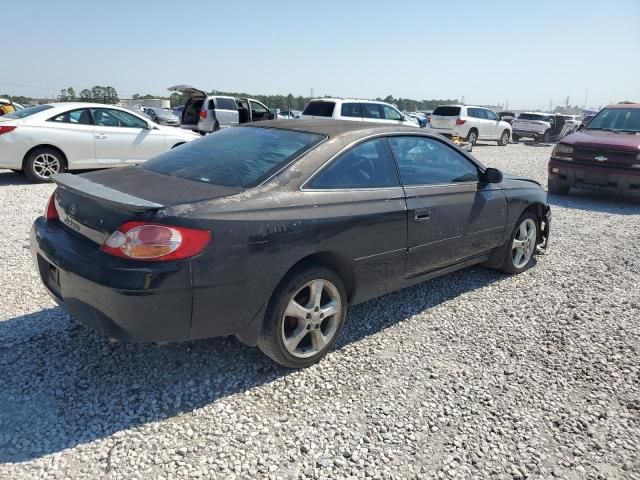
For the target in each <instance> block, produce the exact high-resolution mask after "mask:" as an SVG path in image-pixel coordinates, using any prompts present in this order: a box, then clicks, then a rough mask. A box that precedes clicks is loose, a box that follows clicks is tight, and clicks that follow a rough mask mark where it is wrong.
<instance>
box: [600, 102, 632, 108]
mask: <svg viewBox="0 0 640 480" xmlns="http://www.w3.org/2000/svg"><path fill="white" fill-rule="evenodd" d="M605 108H640V103H614V104H613V105H607V106H606V107H605Z"/></svg>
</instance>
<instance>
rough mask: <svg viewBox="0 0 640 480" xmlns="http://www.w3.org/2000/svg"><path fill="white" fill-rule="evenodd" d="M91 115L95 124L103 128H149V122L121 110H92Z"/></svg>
mask: <svg viewBox="0 0 640 480" xmlns="http://www.w3.org/2000/svg"><path fill="white" fill-rule="evenodd" d="M91 114H92V115H93V120H94V122H95V124H96V125H100V126H101V127H126V128H147V122H145V121H144V120H142V119H141V118H138V117H136V116H135V115H131V114H130V113H127V112H122V111H120V110H111V109H109V108H92V109H91Z"/></svg>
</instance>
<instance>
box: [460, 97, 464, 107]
mask: <svg viewBox="0 0 640 480" xmlns="http://www.w3.org/2000/svg"><path fill="white" fill-rule="evenodd" d="M460 103H461V104H462V105H464V95H462V98H461V99H460Z"/></svg>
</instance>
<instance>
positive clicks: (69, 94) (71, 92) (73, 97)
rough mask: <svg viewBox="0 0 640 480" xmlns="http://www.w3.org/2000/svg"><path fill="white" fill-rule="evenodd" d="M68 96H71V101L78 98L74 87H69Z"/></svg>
mask: <svg viewBox="0 0 640 480" xmlns="http://www.w3.org/2000/svg"><path fill="white" fill-rule="evenodd" d="M67 97H68V98H69V101H70V102H73V101H75V100H77V98H76V91H75V90H74V89H73V87H69V88H67Z"/></svg>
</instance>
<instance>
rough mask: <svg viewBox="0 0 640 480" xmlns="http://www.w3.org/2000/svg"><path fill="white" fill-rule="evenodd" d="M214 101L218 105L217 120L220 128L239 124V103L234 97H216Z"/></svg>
mask: <svg viewBox="0 0 640 480" xmlns="http://www.w3.org/2000/svg"><path fill="white" fill-rule="evenodd" d="M213 101H214V104H215V107H216V120H217V121H218V125H219V126H220V128H226V127H230V126H232V125H238V123H239V122H240V120H239V119H240V115H239V114H238V105H236V101H235V100H234V99H233V98H227V97H214V98H213Z"/></svg>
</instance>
